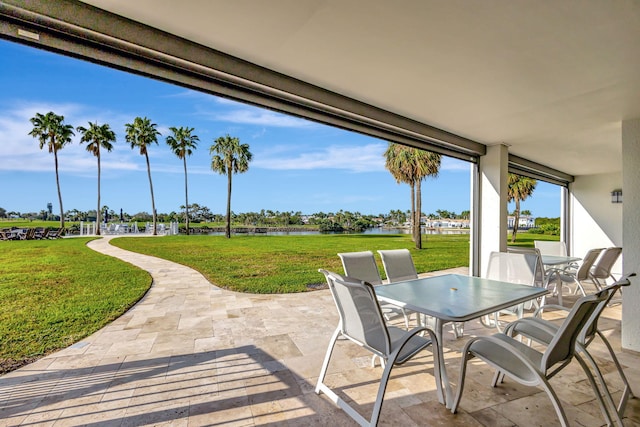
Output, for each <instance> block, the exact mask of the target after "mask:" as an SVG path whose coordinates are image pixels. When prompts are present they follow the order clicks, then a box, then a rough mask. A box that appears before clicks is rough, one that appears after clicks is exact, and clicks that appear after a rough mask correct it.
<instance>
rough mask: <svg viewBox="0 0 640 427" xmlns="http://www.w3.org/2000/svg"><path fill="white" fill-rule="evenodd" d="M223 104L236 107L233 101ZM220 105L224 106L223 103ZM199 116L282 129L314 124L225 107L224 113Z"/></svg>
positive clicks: (273, 113) (254, 110)
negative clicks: (230, 104)
mask: <svg viewBox="0 0 640 427" xmlns="http://www.w3.org/2000/svg"><path fill="white" fill-rule="evenodd" d="M225 102H230V103H232V105H238V103H237V102H234V101H225ZM220 103H221V104H224V102H220ZM199 115H201V116H203V117H206V118H208V119H209V120H214V121H220V122H230V123H237V124H247V125H260V126H271V127H282V128H309V127H312V126H315V123H313V122H310V121H307V120H303V119H299V118H297V117H292V116H287V115H286V114H280V113H276V112H273V111H269V110H263V109H260V108H254V107H241V108H236V109H228V107H227V109H226V110H224V111H200V112H199Z"/></svg>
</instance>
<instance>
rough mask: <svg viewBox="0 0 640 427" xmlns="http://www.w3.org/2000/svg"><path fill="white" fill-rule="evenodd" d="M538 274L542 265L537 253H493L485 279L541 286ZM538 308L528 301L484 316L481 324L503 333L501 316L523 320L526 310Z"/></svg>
mask: <svg viewBox="0 0 640 427" xmlns="http://www.w3.org/2000/svg"><path fill="white" fill-rule="evenodd" d="M536 274H540V264H539V257H538V255H537V254H536V253H535V252H531V251H523V252H491V253H490V254H489V263H488V265H487V272H486V274H485V276H484V277H485V278H486V279H492V280H499V281H501V282H511V283H519V284H521V285H529V286H540V283H539V282H538V281H537V280H536V279H537V278H536ZM540 287H544V286H540ZM538 306H539V304H538V302H537V301H536V300H531V301H527V302H524V303H521V304H518V305H516V306H513V307H510V308H507V309H504V310H500V311H499V312H496V313H493V315H488V316H483V317H481V318H480V322H481V323H482V324H483V325H484V326H486V327H489V328H493V327H495V328H496V329H497V330H498V331H499V332H501V331H502V323H501V321H500V315H501V314H508V315H516V316H517V317H518V318H521V317H522V316H523V315H524V311H525V310H530V309H532V308H533V307H535V308H537V307H538Z"/></svg>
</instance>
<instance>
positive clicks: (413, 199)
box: [411, 182, 416, 242]
mask: <svg viewBox="0 0 640 427" xmlns="http://www.w3.org/2000/svg"><path fill="white" fill-rule="evenodd" d="M415 192H416V191H415V184H414V183H413V182H412V183H411V240H413V241H414V242H415V241H416V228H415V226H414V224H415V222H416V195H415Z"/></svg>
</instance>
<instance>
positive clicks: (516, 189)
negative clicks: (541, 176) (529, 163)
mask: <svg viewBox="0 0 640 427" xmlns="http://www.w3.org/2000/svg"><path fill="white" fill-rule="evenodd" d="M507 184H508V186H509V188H508V190H507V191H508V196H507V197H508V200H509V201H510V202H512V201H515V202H516V209H515V211H514V212H513V215H514V221H513V232H512V233H511V242H512V243H513V242H515V241H516V234H517V233H518V222H519V221H520V201H521V200H525V199H526V198H527V197H529V196H531V195H532V194H533V190H535V189H536V185H537V184H538V182H537V181H536V180H535V179H533V178H529V177H526V176H521V175H517V174H515V173H510V174H509V178H508V182H507Z"/></svg>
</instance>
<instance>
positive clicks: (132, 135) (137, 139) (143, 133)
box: [125, 117, 161, 236]
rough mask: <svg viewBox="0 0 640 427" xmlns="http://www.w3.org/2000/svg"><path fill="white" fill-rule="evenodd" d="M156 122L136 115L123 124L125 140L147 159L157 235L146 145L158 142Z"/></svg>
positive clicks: (155, 232)
mask: <svg viewBox="0 0 640 427" xmlns="http://www.w3.org/2000/svg"><path fill="white" fill-rule="evenodd" d="M156 126H157V125H156V124H155V123H151V120H149V119H148V118H146V117H145V118H141V117H136V118H135V119H134V120H133V123H127V124H126V125H125V130H126V133H127V134H126V136H125V138H126V140H127V142H128V143H130V144H131V149H134V148H136V147H137V148H139V149H140V154H141V155H143V156H144V158H145V160H146V161H147V175H148V176H149V188H150V189H151V210H152V212H151V213H152V215H153V235H154V236H155V235H157V234H158V232H157V223H158V217H157V215H156V203H155V200H154V198H153V182H152V181H151V166H150V165H149V154H148V153H147V150H148V147H149V146H150V145H151V144H152V143H154V142H155V143H156V144H158V136H159V135H161V134H160V132H158V130H157V129H156Z"/></svg>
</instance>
